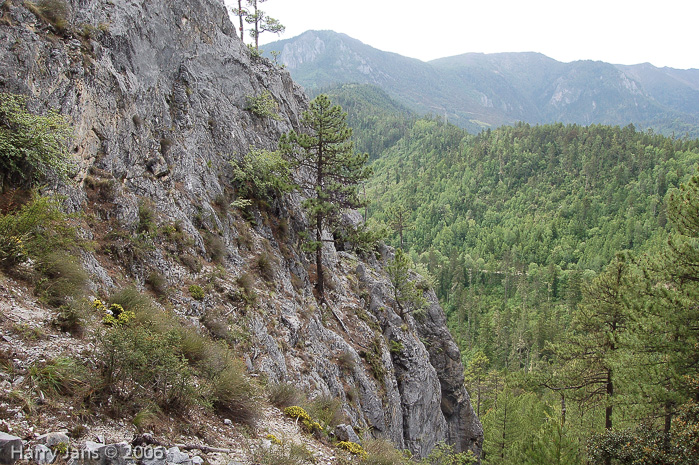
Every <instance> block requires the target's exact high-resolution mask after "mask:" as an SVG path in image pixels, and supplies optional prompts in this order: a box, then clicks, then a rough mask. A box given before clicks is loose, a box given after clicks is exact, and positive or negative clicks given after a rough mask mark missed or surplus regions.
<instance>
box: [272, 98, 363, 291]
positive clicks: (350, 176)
mask: <svg viewBox="0 0 699 465" xmlns="http://www.w3.org/2000/svg"><path fill="white" fill-rule="evenodd" d="M346 118H347V114H346V113H344V112H343V111H342V109H341V108H340V106H339V105H332V103H331V102H330V99H329V98H328V97H327V96H326V95H319V96H318V97H316V98H315V99H313V101H312V102H311V103H310V107H309V109H308V111H306V112H304V114H303V117H302V118H301V124H302V126H303V128H304V131H303V132H300V133H297V132H296V131H290V132H289V133H287V134H284V135H283V136H282V137H281V139H280V141H279V147H280V149H281V150H282V151H283V152H284V153H285V155H286V156H287V157H288V158H289V159H290V160H291V161H292V162H293V163H294V164H295V165H296V166H297V167H298V168H300V170H301V173H300V178H301V181H300V183H299V187H300V188H301V190H302V192H303V194H304V195H305V196H306V200H305V201H304V202H303V206H304V208H305V209H306V212H307V213H308V216H309V218H310V220H311V225H312V230H313V231H314V232H315V234H312V235H309V237H307V242H306V246H305V249H306V250H307V251H309V252H315V257H316V270H317V275H318V280H317V282H316V291H317V293H318V298H319V299H321V301H324V300H325V292H324V291H325V289H324V283H323V266H322V264H323V229H324V228H329V229H332V228H333V227H334V226H335V225H336V224H337V221H338V219H339V218H340V214H341V212H342V211H343V210H345V209H351V208H359V207H361V206H363V205H364V204H365V201H364V200H362V199H360V196H359V190H358V187H359V184H360V183H361V182H362V181H363V180H365V179H367V178H368V177H369V176H370V175H371V169H370V168H368V167H367V166H366V161H367V158H368V155H367V154H365V153H364V154H359V153H355V152H354V144H353V142H352V141H351V140H350V138H351V137H352V129H350V128H349V127H348V126H347V123H346ZM313 236H315V237H313Z"/></svg>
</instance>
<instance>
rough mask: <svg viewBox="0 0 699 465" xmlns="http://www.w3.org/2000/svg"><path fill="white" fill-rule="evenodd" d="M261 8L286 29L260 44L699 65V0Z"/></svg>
mask: <svg viewBox="0 0 699 465" xmlns="http://www.w3.org/2000/svg"><path fill="white" fill-rule="evenodd" d="M225 1H226V2H227V3H228V4H229V5H230V4H233V3H234V2H235V3H236V5H237V1H236V0H225ZM259 7H260V8H261V9H262V10H264V11H265V12H266V13H267V14H269V15H270V16H272V17H273V18H276V19H278V20H279V21H281V23H282V24H284V25H285V26H286V32H285V33H284V34H282V35H275V34H272V33H265V34H262V35H260V43H261V44H263V43H266V42H272V41H275V40H279V39H285V38H291V37H294V36H297V35H299V34H301V33H303V32H305V31H307V30H309V29H330V30H333V31H336V32H343V33H345V34H347V35H349V36H351V37H353V38H355V39H358V40H360V41H362V42H364V43H365V44H367V45H371V46H372V47H375V48H378V49H380V50H384V51H389V52H395V53H399V54H401V55H404V56H408V57H413V58H418V59H420V60H424V61H428V60H432V59H435V58H441V57H445V56H452V55H458V54H461V53H467V52H484V53H493V52H524V51H533V52H540V53H543V54H545V55H548V56H549V57H551V58H555V59H556V60H559V61H565V62H568V61H573V60H584V59H591V60H601V61H606V62H609V63H615V64H636V63H643V62H650V63H652V64H653V65H655V66H659V67H660V66H670V67H673V68H699V47H697V44H699V28H698V27H697V18H698V17H699V2H697V1H696V0H662V1H656V2H650V1H643V0H633V1H631V0H586V1H580V0H478V1H469V0H444V1H425V2H417V1H414V0H267V1H265V2H264V3H260V4H259ZM236 24H237V23H236ZM249 41H250V39H249V38H247V37H246V42H249Z"/></svg>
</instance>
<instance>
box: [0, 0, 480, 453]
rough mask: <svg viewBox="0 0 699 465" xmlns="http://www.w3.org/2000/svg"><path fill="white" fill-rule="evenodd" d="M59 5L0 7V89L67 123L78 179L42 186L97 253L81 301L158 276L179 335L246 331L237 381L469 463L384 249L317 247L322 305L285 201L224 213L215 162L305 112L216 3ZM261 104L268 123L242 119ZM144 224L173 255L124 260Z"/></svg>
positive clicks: (456, 378) (443, 349)
mask: <svg viewBox="0 0 699 465" xmlns="http://www.w3.org/2000/svg"><path fill="white" fill-rule="evenodd" d="M67 6H68V9H67V12H66V14H67V22H68V27H66V28H65V29H64V28H59V27H57V26H56V25H55V24H53V25H52V24H51V23H50V22H47V21H46V20H44V19H40V18H39V17H38V16H37V15H35V14H34V13H32V12H31V11H30V10H29V9H27V8H26V7H25V6H23V5H22V4H21V3H20V2H19V1H17V0H13V1H10V0H2V1H0V12H1V13H2V18H1V20H0V43H2V44H3V45H2V48H1V49H0V91H2V92H12V93H20V94H25V95H29V96H31V97H32V105H34V106H35V108H36V109H37V110H39V111H41V110H45V109H47V108H53V109H57V110H59V111H60V112H61V113H63V114H65V115H67V116H68V117H69V118H70V121H71V123H72V125H73V127H74V137H73V140H72V147H71V149H72V154H73V156H74V158H75V161H76V164H77V165H76V166H77V168H76V170H75V172H74V173H73V179H72V182H68V183H66V184H65V185H59V186H55V187H56V188H57V189H58V190H59V191H60V192H62V193H63V194H65V195H66V199H67V200H66V207H67V208H68V209H69V210H72V211H82V212H85V213H86V214H87V215H88V217H89V218H92V222H91V228H90V229H88V230H86V231H85V235H86V238H88V239H90V240H93V241H95V242H96V243H97V247H96V250H95V251H94V252H85V253H84V254H83V265H84V266H85V268H86V269H87V270H88V271H90V274H91V276H92V280H93V286H94V289H95V291H97V290H99V289H109V288H114V287H118V286H122V285H124V283H127V282H136V283H137V285H138V286H140V287H141V288H146V287H148V284H150V286H151V287H153V283H152V279H150V280H149V277H151V278H152V276H153V275H154V273H155V274H157V275H160V276H162V277H163V278H164V279H166V280H167V283H168V285H169V286H170V287H171V289H172V291H170V292H169V293H168V295H167V296H166V297H165V298H166V299H167V305H169V306H171V307H172V308H174V309H175V310H176V311H178V312H179V313H181V314H183V315H186V316H189V317H191V319H192V320H194V321H199V320H205V319H208V320H209V321H210V320H211V319H212V318H217V317H220V318H223V317H224V316H225V317H226V318H227V320H226V322H227V324H229V323H230V324H231V325H234V326H235V327H236V328H239V330H240V332H241V333H244V334H245V344H244V347H245V353H246V361H247V364H248V369H249V370H250V372H252V373H256V374H258V375H264V376H265V377H266V378H267V380H268V381H270V382H290V383H294V384H296V385H298V386H300V387H302V388H303V389H304V390H305V391H307V392H309V393H310V394H311V395H330V396H333V397H337V398H339V399H341V400H342V402H343V406H344V412H345V414H346V415H347V417H348V418H349V419H350V420H351V422H352V424H353V426H355V427H356V428H357V429H363V430H365V431H369V433H370V434H372V435H374V436H377V437H386V438H389V439H390V440H391V441H392V442H393V443H394V444H395V445H396V446H398V447H400V448H408V449H410V450H411V451H412V452H413V453H415V454H418V455H421V456H423V455H425V454H427V453H428V452H429V451H430V450H431V449H432V447H433V446H434V445H435V444H436V443H437V442H438V441H440V440H447V441H448V442H450V443H453V444H455V446H456V449H457V450H465V449H472V450H474V451H475V452H476V453H479V452H480V444H481V441H482V430H481V426H480V423H479V421H478V419H477V418H476V416H475V414H474V412H473V409H472V408H471V405H470V402H469V396H468V393H467V392H466V390H465V388H464V386H463V367H462V365H461V361H460V354H459V351H458V349H457V347H456V345H455V343H454V342H453V340H452V338H451V336H450V335H449V332H448V330H447V328H446V324H445V317H444V314H443V311H442V309H441V308H440V306H439V304H438V302H437V300H436V297H435V295H434V293H433V292H431V291H429V292H426V293H425V296H426V298H427V299H428V301H429V302H430V306H429V309H428V311H427V312H426V316H425V318H423V319H420V320H419V321H416V319H414V318H413V317H412V316H411V315H406V316H400V315H399V314H398V313H397V312H396V311H394V308H395V307H396V305H395V302H394V301H393V299H392V295H393V293H392V290H391V284H390V281H389V280H388V278H387V276H386V273H385V271H383V265H385V263H386V262H387V260H390V258H391V256H392V252H391V251H390V250H389V249H387V248H383V249H381V250H380V251H379V252H377V253H376V255H375V256H374V255H371V256H369V257H366V258H361V257H358V256H356V255H354V254H351V253H348V252H338V251H336V250H335V248H334V247H333V246H332V245H327V246H326V250H325V252H326V254H325V256H326V257H327V263H326V266H327V268H328V275H329V285H328V286H327V287H328V288H329V291H328V301H329V306H328V307H322V308H321V307H319V306H318V304H317V302H316V299H315V298H314V296H313V293H312V281H313V266H312V265H311V263H310V262H309V261H308V259H307V257H306V256H305V255H304V253H303V252H301V251H300V247H299V246H298V244H299V236H298V233H299V232H300V231H303V230H304V229H305V226H306V220H305V218H304V216H303V212H302V210H301V208H300V199H299V198H298V197H297V196H295V195H291V196H286V197H285V198H283V199H276V200H275V201H274V202H272V204H271V205H262V206H260V205H258V206H256V207H254V208H251V209H249V211H248V212H247V213H245V214H243V213H242V212H241V211H240V210H237V209H235V208H231V207H230V206H229V204H230V202H231V201H232V200H233V199H235V193H234V191H233V188H232V182H231V180H232V169H231V166H230V161H231V160H235V159H240V158H241V157H242V156H243V155H244V154H246V153H247V152H248V151H249V150H250V149H251V148H266V149H275V148H276V143H277V141H278V139H279V137H280V135H281V134H282V133H284V132H286V131H288V130H290V129H299V128H298V125H299V118H300V115H301V113H302V112H303V110H304V109H305V108H306V106H307V103H308V102H307V98H306V96H305V95H304V94H303V92H302V90H301V89H300V88H299V87H298V86H297V85H295V84H294V82H293V81H292V80H291V78H290V76H289V74H288V73H287V72H285V71H283V70H280V69H278V68H277V67H276V66H275V65H273V64H272V63H270V62H269V61H267V60H265V59H260V58H257V57H254V56H252V55H251V53H250V52H249V50H248V48H247V47H246V46H245V45H244V44H243V43H242V42H241V41H240V40H239V39H238V37H237V36H236V35H235V31H234V28H233V26H232V24H231V23H230V21H229V19H228V16H227V13H226V10H225V7H224V5H223V3H222V2H221V1H219V0H186V1H185V0H169V1H160V2H156V1H150V0H118V1H109V0H70V1H69V2H67ZM264 92H269V93H270V94H271V96H272V97H273V98H274V101H275V102H276V104H277V107H278V114H279V118H278V119H275V118H269V117H259V116H256V115H255V114H254V113H253V112H251V111H250V110H249V109H248V105H249V100H250V98H252V97H255V96H259V95H262V94H263V93H264ZM139 210H140V211H139ZM145 210H147V211H150V212H153V215H154V221H155V222H157V223H158V224H160V225H166V226H167V225H170V226H171V230H172V231H173V234H175V235H179V237H180V238H182V237H184V238H186V240H179V241H177V240H173V241H172V242H166V241H164V242H163V243H160V244H155V245H156V246H155V247H152V248H145V249H138V247H136V246H135V245H134V244H133V243H131V242H129V236H130V235H132V234H135V233H136V231H137V228H138V227H139V221H142V219H143V218H142V217H143V212H144V211H145ZM139 214H140V215H139ZM216 263H218V267H217V266H216ZM192 283H199V284H202V285H209V286H208V290H207V293H206V296H205V297H204V299H203V300H195V299H193V298H191V297H190V295H189V294H188V292H187V286H188V285H189V284H192ZM241 283H243V284H241ZM243 288H247V289H243ZM245 292H248V295H247V296H243V297H241V295H243V294H245ZM251 294H254V295H256V297H251ZM246 297H247V299H246ZM231 319H232V322H231Z"/></svg>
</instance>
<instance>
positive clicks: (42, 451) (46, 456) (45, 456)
mask: <svg viewBox="0 0 699 465" xmlns="http://www.w3.org/2000/svg"><path fill="white" fill-rule="evenodd" d="M55 459H56V455H55V454H54V453H53V451H52V450H51V449H49V448H48V447H46V446H45V445H43V444H37V445H36V446H34V448H32V460H33V461H34V462H35V463H38V464H39V465H47V464H49V463H53V461H54V460H55Z"/></svg>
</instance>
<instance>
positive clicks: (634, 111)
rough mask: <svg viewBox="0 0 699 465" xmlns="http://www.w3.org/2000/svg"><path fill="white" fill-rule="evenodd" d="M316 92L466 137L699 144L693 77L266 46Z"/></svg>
mask: <svg viewBox="0 0 699 465" xmlns="http://www.w3.org/2000/svg"><path fill="white" fill-rule="evenodd" d="M263 48H264V50H265V52H266V53H270V52H272V51H275V52H279V56H278V58H277V61H278V62H279V63H281V64H284V65H286V66H287V68H288V69H289V71H290V73H291V75H292V76H293V78H294V80H295V81H297V82H298V83H299V84H301V85H302V86H304V87H305V88H306V89H307V90H308V91H310V92H313V91H317V90H319V89H322V88H325V87H328V86H333V85H337V84H343V83H359V84H372V85H376V86H378V87H380V88H381V89H383V90H384V91H386V92H387V93H388V94H389V95H390V96H391V97H392V98H395V99H396V100H397V101H398V102H400V103H402V104H404V105H406V106H407V107H409V108H410V109H412V110H414V111H416V112H418V113H433V114H436V115H440V116H444V117H446V118H447V119H448V120H449V121H450V122H453V123H455V124H458V125H460V126H462V127H465V128H467V129H469V130H471V131H480V130H481V129H483V128H486V127H493V126H500V125H502V124H512V123H515V122H517V121H524V122H527V123H532V124H536V123H550V122H563V123H577V124H585V125H588V124H611V125H621V126H625V125H627V124H630V123H633V124H634V125H636V126H638V127H639V128H641V129H646V128H653V129H654V130H655V131H657V132H661V133H664V134H671V133H674V134H676V135H678V136H683V135H685V134H689V135H690V136H692V137H699V70H696V69H690V70H679V69H673V68H657V67H655V66H653V65H651V64H648V63H644V64H639V65H613V64H609V63H604V62H600V61H574V62H571V63H562V62H559V61H556V60H554V59H552V58H549V57H547V56H545V55H542V54H540V53H532V52H525V53H497V54H481V53H467V54H463V55H457V56H452V57H446V58H440V59H437V60H433V61H430V62H423V61H420V60H417V59H414V58H407V57H404V56H401V55H398V54H396V53H390V52H384V51H381V50H377V49H375V48H373V47H371V46H369V45H366V44H364V43H362V42H360V41H359V40H356V39H353V38H351V37H349V36H347V35H345V34H340V33H336V32H333V31H307V32H305V33H303V34H301V35H299V36H297V37H295V38H292V39H286V40H281V41H277V42H273V43H270V44H267V45H265V46H264V47H263Z"/></svg>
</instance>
